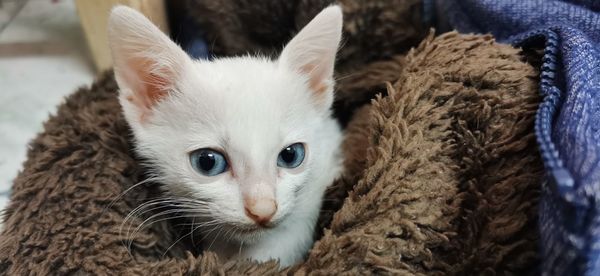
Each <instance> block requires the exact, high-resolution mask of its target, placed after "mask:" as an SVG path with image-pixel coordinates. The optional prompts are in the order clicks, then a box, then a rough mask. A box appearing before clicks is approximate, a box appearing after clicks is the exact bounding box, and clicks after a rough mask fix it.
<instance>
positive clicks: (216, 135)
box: [167, 58, 316, 148]
mask: <svg viewBox="0 0 600 276" xmlns="http://www.w3.org/2000/svg"><path fill="white" fill-rule="evenodd" d="M180 89H181V90H182V91H181V93H180V96H179V97H178V99H177V100H175V101H173V102H172V103H171V106H172V107H171V108H170V110H171V111H172V112H167V113H171V114H172V115H174V116H171V118H172V120H174V121H176V122H175V123H178V124H180V125H181V126H182V129H183V130H184V131H182V132H186V131H187V130H190V129H192V130H196V131H193V132H191V133H192V134H190V135H191V138H190V139H192V140H195V139H196V137H197V136H199V135H196V134H194V132H196V133H200V132H202V135H201V136H207V137H204V138H207V139H210V140H212V141H216V140H218V141H219V143H225V142H226V143H227V144H230V145H232V146H236V147H240V148H241V147H242V146H243V145H247V144H254V145H256V146H259V145H261V144H278V143H285V141H287V140H290V139H291V140H293V139H297V138H295V136H298V135H296V133H302V132H303V131H304V132H305V129H306V128H307V127H308V125H309V124H310V120H311V118H310V117H312V115H311V114H314V115H316V114H315V112H314V107H313V106H312V104H311V103H310V101H311V97H310V92H309V91H306V90H307V86H306V84H305V80H304V79H302V78H301V77H299V76H298V75H296V74H293V73H291V72H288V71H284V70H281V69H280V68H278V66H277V64H276V63H275V62H273V61H270V60H267V59H257V58H252V59H246V58H236V59H224V60H217V61H214V62H198V64H197V68H196V71H194V72H191V74H189V75H188V77H187V78H186V80H184V83H182V87H180ZM174 113H176V114H174ZM278 146H280V145H278Z"/></svg>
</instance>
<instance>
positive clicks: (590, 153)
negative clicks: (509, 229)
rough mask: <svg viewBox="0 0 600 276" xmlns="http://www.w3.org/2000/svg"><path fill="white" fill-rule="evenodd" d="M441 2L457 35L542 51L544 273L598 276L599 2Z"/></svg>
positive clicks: (539, 135) (539, 119)
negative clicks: (489, 37)
mask: <svg viewBox="0 0 600 276" xmlns="http://www.w3.org/2000/svg"><path fill="white" fill-rule="evenodd" d="M425 2H426V3H425V4H426V5H429V6H431V5H433V2H434V1H425ZM437 3H438V5H439V13H438V18H441V19H445V21H447V22H446V23H448V24H447V25H449V26H451V27H453V28H456V29H458V30H459V31H463V32H475V33H492V34H494V36H496V38H497V39H498V40H500V41H502V42H508V43H512V44H514V45H516V46H519V47H524V48H543V49H544V56H543V60H542V61H543V63H542V64H541V66H540V72H541V86H540V93H541V95H542V96H543V101H542V104H541V105H540V107H539V110H538V113H537V119H536V132H537V138H538V144H539V147H540V150H541V154H542V157H543V159H544V163H545V165H546V168H547V171H548V182H547V183H546V185H545V186H544V190H543V191H544V192H543V196H542V204H541V209H540V212H541V213H540V217H541V221H540V224H541V226H542V227H541V233H542V237H543V241H542V243H541V245H542V249H543V256H544V258H543V263H544V265H543V273H544V274H547V275H565V274H573V275H598V274H600V246H599V245H600V234H599V232H598V230H599V229H600V204H599V203H600V128H599V127H598V122H600V13H598V11H599V8H600V2H598V1H592V0H568V1H565V0H526V1H523V0H501V1H495V0H448V1H447V0H443V1H437ZM429 10H433V9H432V8H430V9H429Z"/></svg>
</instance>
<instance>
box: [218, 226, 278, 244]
mask: <svg viewBox="0 0 600 276" xmlns="http://www.w3.org/2000/svg"><path fill="white" fill-rule="evenodd" d="M278 224H279V223H269V224H267V225H257V224H241V225H227V226H224V227H223V228H224V229H225V230H224V231H225V232H230V233H231V234H230V235H231V236H230V237H231V240H235V241H236V242H243V243H245V244H252V243H254V242H256V241H258V240H260V239H261V237H263V236H265V235H268V233H269V232H270V231H271V230H273V229H274V228H277V226H278Z"/></svg>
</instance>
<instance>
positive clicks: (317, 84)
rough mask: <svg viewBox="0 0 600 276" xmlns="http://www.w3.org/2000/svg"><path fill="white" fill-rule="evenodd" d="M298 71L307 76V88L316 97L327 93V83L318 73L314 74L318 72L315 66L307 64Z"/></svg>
mask: <svg viewBox="0 0 600 276" xmlns="http://www.w3.org/2000/svg"><path fill="white" fill-rule="evenodd" d="M300 70H301V71H302V72H303V73H305V74H308V75H309V81H308V87H309V88H310V89H311V90H312V91H313V92H315V94H317V95H322V94H324V93H325V91H327V88H328V87H327V83H326V82H325V79H324V78H323V77H322V76H321V75H322V74H320V73H319V72H315V71H316V70H318V68H317V66H315V65H313V64H311V63H309V64H306V65H304V66H302V67H301V68H300Z"/></svg>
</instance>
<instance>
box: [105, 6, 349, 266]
mask: <svg viewBox="0 0 600 276" xmlns="http://www.w3.org/2000/svg"><path fill="white" fill-rule="evenodd" d="M341 24H342V14H341V10H340V8H339V7H337V6H332V7H329V8H327V9H325V10H323V11H322V12H321V13H320V14H319V15H317V17H315V19H313V21H311V23H309V25H307V27H305V28H304V29H303V30H302V31H301V32H300V33H299V34H298V35H297V36H296V37H295V38H294V39H293V40H292V41H291V42H290V44H288V46H286V48H285V49H284V51H283V53H282V56H281V57H280V59H279V60H277V61H271V60H268V59H265V58H258V57H251V56H247V57H237V58H225V59H217V60H214V61H210V62H209V61H193V60H191V59H189V58H188V57H187V56H186V55H185V53H184V52H183V51H182V50H181V49H180V48H179V47H178V46H177V45H175V44H174V43H173V42H171V41H170V40H169V39H168V38H167V36H165V35H164V34H162V33H160V31H159V30H158V29H157V28H156V27H155V26H153V25H152V24H151V23H150V22H149V21H148V20H147V19H146V18H144V17H143V16H142V15H141V14H139V13H137V12H136V11H134V10H132V9H129V8H125V7H117V8H115V9H113V11H112V13H111V17H110V20H109V37H110V43H111V48H112V51H113V58H114V62H115V75H116V78H117V81H118V83H119V86H120V88H121V91H120V101H121V104H122V106H123V111H124V114H125V117H126V119H127V121H128V123H129V124H130V125H131V127H132V129H133V131H134V135H135V139H136V147H137V151H138V153H139V154H140V155H141V156H143V157H144V158H145V159H146V160H148V162H149V163H150V164H151V166H152V167H153V168H154V169H155V170H156V172H157V174H158V175H159V176H160V178H161V179H162V180H163V181H162V182H163V184H164V190H165V193H167V194H169V195H172V196H176V197H181V198H189V199H190V200H193V201H194V202H198V207H197V208H196V212H197V213H198V214H199V215H198V217H197V219H196V222H197V223H201V222H204V223H207V224H210V225H213V224H214V225H216V226H215V227H218V230H215V231H212V230H213V227H211V226H206V227H200V229H198V231H199V232H201V233H202V235H203V236H205V239H204V241H203V244H204V246H205V247H210V249H211V250H214V251H216V252H217V253H218V254H219V255H220V256H222V257H224V258H251V259H254V260H258V261H266V260H269V259H278V260H279V261H280V264H281V265H283V266H287V265H291V264H294V263H296V262H298V261H300V260H301V259H302V258H303V256H304V255H305V254H306V253H307V251H308V250H309V249H310V247H311V246H312V244H313V238H312V236H313V231H314V227H315V223H316V220H317V218H318V215H319V211H320V207H321V200H322V198H323V194H324V191H325V189H326V187H327V186H328V185H330V184H331V183H332V182H333V180H334V178H336V177H337V176H338V175H339V173H340V169H341V160H340V158H341V157H340V153H339V146H340V141H341V131H340V128H339V126H338V125H337V123H336V122H335V120H334V119H332V117H331V111H330V107H331V102H332V99H333V78H332V75H333V63H334V61H335V53H336V51H337V47H338V44H339V41H340V36H341ZM132 60H134V61H137V62H139V61H143V63H144V64H145V66H138V65H139V63H135V62H131V61H132ZM148 64H150V65H148ZM305 68H311V70H310V71H305V70H304V69H305ZM139 72H146V73H147V72H152V73H153V74H154V75H156V76H159V77H160V78H161V79H162V80H163V82H161V83H160V87H161V89H162V90H163V91H165V93H166V96H165V97H162V98H161V99H160V100H159V101H156V102H152V101H149V102H150V103H151V105H150V106H149V107H148V106H144V105H143V104H141V103H142V102H144V101H146V102H148V99H146V98H144V97H145V95H144V93H143V91H144V89H146V88H145V87H146V86H147V85H148V83H149V82H151V81H152V79H143V78H141V77H140V76H139V74H140V73H139ZM164 80H167V82H164ZM311 83H313V84H314V83H322V84H325V87H326V89H324V90H322V91H320V92H316V91H313V90H311V88H310V84H311ZM140 91H141V92H140ZM132 97H133V98H136V99H141V100H139V101H138V100H134V101H132V100H131V99H132ZM297 142H302V143H305V145H306V149H307V154H306V157H305V160H304V161H303V163H302V165H301V166H300V167H298V168H295V169H291V170H290V169H282V168H279V167H277V164H276V163H277V161H276V160H277V155H278V154H279V152H280V151H281V150H282V149H283V148H284V147H286V146H288V145H290V144H293V143H297ZM200 148H213V149H219V150H221V151H222V152H224V153H226V156H227V158H228V161H229V164H230V170H228V171H227V172H225V173H222V174H220V175H217V176H213V177H207V176H204V175H201V174H199V173H198V172H196V171H195V170H194V169H193V168H192V167H191V165H190V162H189V153H190V152H191V151H193V150H196V149H200ZM248 187H251V188H252V190H253V191H254V192H256V193H260V191H261V189H263V188H264V189H273V191H274V194H275V201H276V204H277V211H276V213H275V215H274V216H273V218H272V222H273V224H274V227H272V228H261V227H259V226H257V225H256V224H255V223H254V222H253V221H252V220H251V219H250V218H248V217H247V216H246V215H245V212H244V203H243V200H242V193H243V191H244V189H245V188H248ZM211 223H212V224H211ZM242 231H243V232H242ZM219 233H220V234H219ZM213 242H214V244H213Z"/></svg>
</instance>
